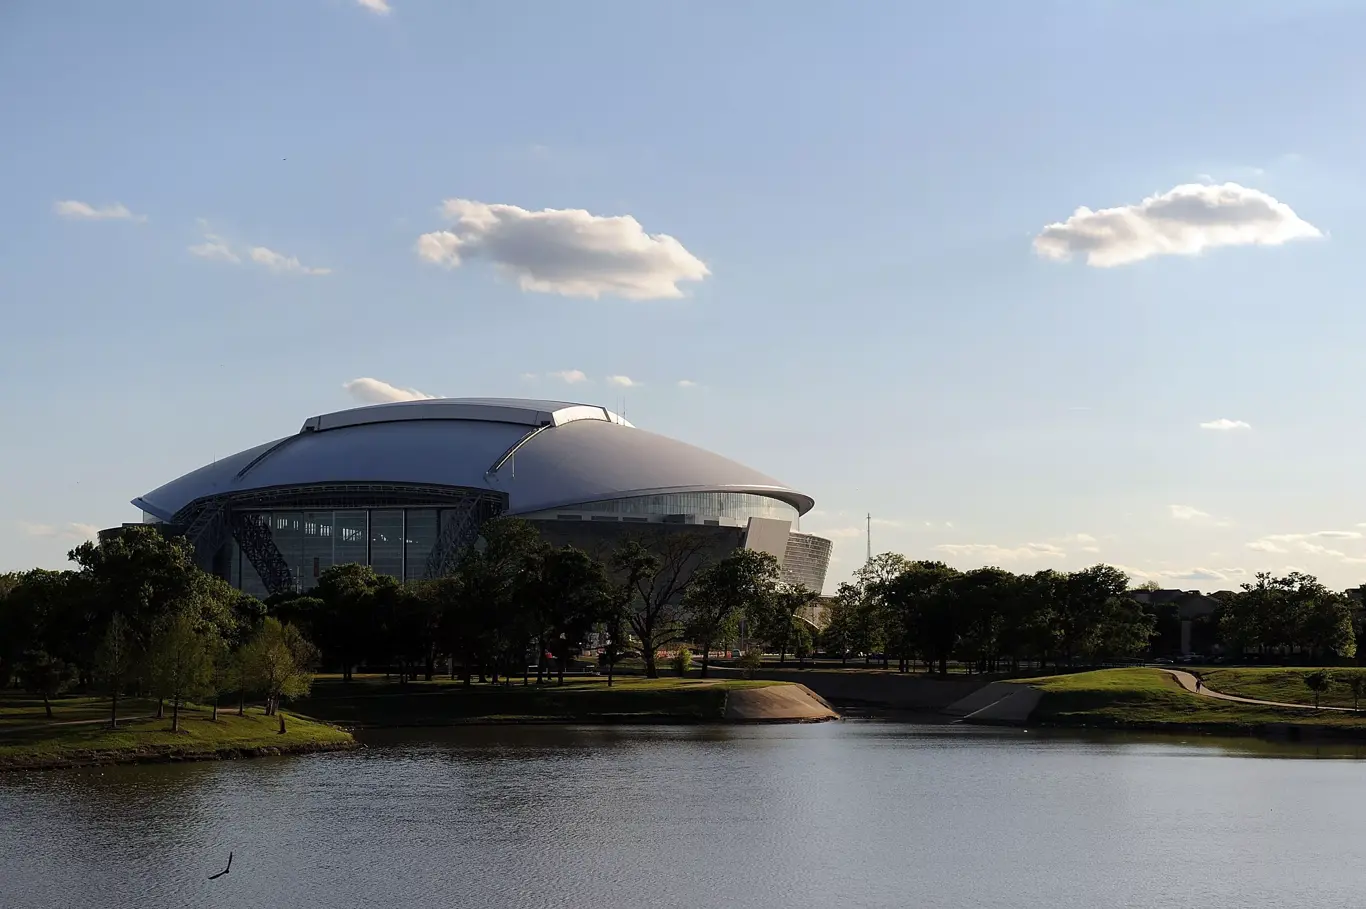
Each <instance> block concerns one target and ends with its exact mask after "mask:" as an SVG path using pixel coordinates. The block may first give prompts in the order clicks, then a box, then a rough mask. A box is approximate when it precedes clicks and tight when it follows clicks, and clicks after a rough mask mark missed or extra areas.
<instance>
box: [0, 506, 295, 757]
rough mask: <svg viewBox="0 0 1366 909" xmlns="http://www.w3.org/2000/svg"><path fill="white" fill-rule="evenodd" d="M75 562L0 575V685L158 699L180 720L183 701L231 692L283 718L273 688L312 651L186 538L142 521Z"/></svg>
mask: <svg viewBox="0 0 1366 909" xmlns="http://www.w3.org/2000/svg"><path fill="white" fill-rule="evenodd" d="M69 556H70V559H71V561H73V562H75V563H76V565H77V568H76V569H73V570H68V571H48V570H44V569H34V570H32V571H27V572H15V573H10V574H4V575H0V687H8V686H9V685H11V684H12V683H13V682H15V681H18V682H19V684H20V685H21V686H22V687H23V688H25V689H26V690H28V691H30V692H32V693H34V694H37V695H41V697H42V698H43V703H44V706H45V707H46V710H47V716H48V718H52V715H53V714H52V703H51V702H52V699H53V698H55V697H57V696H58V695H60V694H62V693H63V692H66V691H69V690H72V689H79V690H82V691H87V692H103V693H105V694H107V695H109V697H110V712H109V722H110V725H111V726H114V727H117V725H118V706H119V700H120V699H121V698H123V697H127V696H137V697H152V698H156V699H157V701H158V706H157V716H159V717H160V716H163V715H164V712H165V708H166V706H168V705H169V706H170V708H171V728H172V729H173V730H178V729H179V728H180V710H181V707H182V706H184V705H185V704H186V703H187V702H191V701H201V700H203V699H206V698H207V699H211V700H212V702H213V715H214V718H215V719H217V716H218V702H219V699H220V698H221V697H222V696H224V695H229V694H236V695H237V701H238V706H237V709H238V712H239V713H243V712H245V705H246V701H247V699H248V698H253V699H255V698H260V699H262V700H263V701H264V704H265V710H266V713H267V714H269V715H279V717H280V731H281V732H284V731H285V719H284V716H283V714H279V712H278V707H279V704H280V701H281V699H282V698H286V697H295V696H299V695H302V694H305V693H306V692H307V691H308V688H309V685H310V683H311V680H312V671H313V669H314V667H315V665H316V663H317V657H318V654H317V651H316V649H315V648H314V647H313V645H312V644H311V643H309V641H308V640H307V639H306V638H305V637H304V635H303V634H302V633H301V632H300V630H299V629H298V627H296V626H294V625H291V624H288V623H284V622H281V621H280V620H279V619H278V618H276V617H274V616H270V615H267V612H266V609H265V607H264V605H263V604H262V603H260V602H259V601H257V600H256V599H254V598H253V597H250V596H247V595H245V594H243V593H242V592H241V591H238V590H234V589H233V588H232V587H230V586H229V585H228V584H227V582H225V581H223V580H221V579H219V578H216V577H214V576H212V575H209V574H206V573H205V572H203V571H200V570H199V569H198V568H197V567H196V566H195V565H194V562H193V553H192V550H191V548H190V546H189V545H188V544H187V543H186V542H184V541H183V540H179V539H172V538H168V537H165V536H163V535H162V534H161V533H159V532H157V531H156V530H155V529H153V528H150V527H149V528H142V527H137V528H132V529H131V530H129V531H128V532H125V533H123V534H120V535H117V536H114V537H113V538H111V539H108V540H106V541H104V542H101V543H98V544H96V543H93V542H87V543H83V544H81V545H80V546H78V547H77V548H75V549H73V550H72V551H71V552H70V553H69Z"/></svg>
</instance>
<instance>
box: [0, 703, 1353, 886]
mask: <svg viewBox="0 0 1366 909" xmlns="http://www.w3.org/2000/svg"><path fill="white" fill-rule="evenodd" d="M367 745H368V747H367V748H366V749H364V750H362V751H359V752H355V753H349V754H330V755H318V756H314V757H309V758H298V759H270V760H260V761H247V762H240V763H220V764H187V765H180V766H175V765H163V766H154V767H128V768H111V769H105V770H103V771H79V772H66V773H36V774H22V775H9V776H3V777H0V817H3V818H4V819H5V823H4V824H3V825H0V906H5V907H7V909H8V907H49V906H52V907H57V906H62V907H65V906H86V907H116V906H117V907H128V906H138V907H158V906H191V905H193V906H209V907H216V906H223V907H227V906H253V907H264V906H278V907H305V906H307V907H315V906H317V907H321V906H348V907H349V906H385V907H387V906H404V907H413V909H422V907H428V906H432V907H436V906H441V907H454V906H479V907H486V909H498V907H503V906H507V907H518V909H523V907H535V906H546V907H550V906H555V907H563V906H574V905H592V906H596V907H636V906H640V907H645V906H651V907H657V906H674V905H679V906H683V905H686V906H688V907H691V909H708V907H713V906H716V907H721V906H727V907H729V906H737V905H743V906H754V907H769V906H773V907H778V906H783V907H792V906H804V905H812V904H818V903H822V902H824V903H831V904H839V905H849V906H889V907H890V906H898V907H901V906H907V905H935V906H949V907H956V906H963V907H968V906H972V907H979V906H986V907H990V906H1010V907H1012V909H1033V907H1040V909H1042V907H1047V909H1067V907H1078V909H1080V907H1085V909H1094V907H1097V906H1107V907H1109V906H1145V907H1163V906H1173V907H1174V906H1182V907H1186V906H1189V905H1192V904H1197V903H1198V904H1201V905H1204V906H1210V907H1219V906H1230V907H1232V906H1238V907H1252V909H1257V907H1271V906H1277V907H1280V906H1285V905H1314V906H1348V905H1358V904H1359V901H1358V900H1357V899H1356V895H1357V894H1358V893H1359V891H1360V884H1361V882H1362V874H1361V873H1359V872H1358V871H1356V870H1355V869H1356V867H1357V865H1356V855H1355V846H1354V843H1355V842H1358V841H1360V838H1361V837H1362V835H1363V834H1366V811H1363V810H1361V806H1360V804H1359V803H1360V800H1361V796H1362V795H1363V787H1362V783H1361V781H1360V780H1361V777H1362V769H1363V768H1362V767H1361V766H1360V765H1358V764H1356V763H1353V762H1351V761H1346V760H1304V758H1323V757H1328V758H1346V757H1359V756H1361V755H1362V753H1363V752H1362V749H1360V748H1359V747H1356V746H1351V745H1346V746H1314V747H1310V748H1306V747H1305V746H1302V745H1294V744H1291V743H1269V742H1257V741H1254V740H1226V739H1225V740H1216V739H1208V738H1202V737H1191V738H1186V739H1184V740H1183V739H1182V738H1181V737H1170V736H1122V737H1118V736H1114V735H1091V736H1081V737H1078V736H1075V735H1067V736H1064V735H1057V734H1051V733H1040V732H1037V731H1030V732H1028V733H1026V732H1023V731H1021V730H997V729H973V728H964V727H962V726H951V727H950V726H942V727H912V726H894V725H881V724H876V723H842V724H832V725H822V726H783V727H758V728H740V727H729V728H728V727H672V728H661V727H640V728H634V727H611V728H591V727H553V726H545V727H486V728H469V729H457V730H420V731H408V732H387V733H372V734H370V735H369V736H368V737H367ZM1264 757H1275V758H1282V759H1285V758H1301V760H1274V761H1267V760H1260V759H1258V758H1264ZM229 849H232V850H234V851H235V852H236V859H235V860H234V863H233V871H232V874H231V875H229V876H227V877H225V878H222V879H220V880H218V881H213V882H208V881H207V880H205V878H206V877H207V875H208V874H210V873H212V872H213V871H217V870H220V869H221V868H222V864H223V861H224V860H225V858H226V855H227V852H228V850H229ZM1287 869H1290V870H1287Z"/></svg>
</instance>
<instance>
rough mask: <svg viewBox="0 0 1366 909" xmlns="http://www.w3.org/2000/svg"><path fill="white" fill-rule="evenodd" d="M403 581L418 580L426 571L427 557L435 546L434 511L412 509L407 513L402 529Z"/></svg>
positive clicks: (429, 509) (432, 509)
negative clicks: (403, 551)
mask: <svg viewBox="0 0 1366 909" xmlns="http://www.w3.org/2000/svg"><path fill="white" fill-rule="evenodd" d="M403 536H404V546H405V548H406V551H405V553H404V562H405V566H406V567H405V571H406V578H405V580H409V581H417V580H420V579H421V578H422V577H423V576H424V575H425V574H426V571H427V556H429V555H431V553H432V546H434V545H435V544H436V509H434V508H414V509H412V510H410V511H409V512H408V518H407V526H406V527H404V531H403Z"/></svg>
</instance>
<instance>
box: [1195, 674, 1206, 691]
mask: <svg viewBox="0 0 1366 909" xmlns="http://www.w3.org/2000/svg"><path fill="white" fill-rule="evenodd" d="M1204 687H1205V680H1204V679H1202V678H1200V676H1198V675H1197V676H1196V677H1195V690H1196V691H1199V690H1200V689H1202V688H1204Z"/></svg>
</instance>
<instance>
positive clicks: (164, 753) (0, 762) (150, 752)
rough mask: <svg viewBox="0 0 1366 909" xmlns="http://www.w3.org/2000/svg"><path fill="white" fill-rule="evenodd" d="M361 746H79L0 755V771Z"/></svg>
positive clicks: (220, 758) (284, 753)
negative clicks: (36, 753)
mask: <svg viewBox="0 0 1366 909" xmlns="http://www.w3.org/2000/svg"><path fill="white" fill-rule="evenodd" d="M362 747H364V746H363V745H361V743H360V742H357V741H356V740H355V739H351V740H350V741H345V742H295V743H292V744H284V745H255V746H248V745H236V746H225V747H223V748H216V749H211V750H204V751H185V750H181V749H160V748H156V749H145V748H143V749H81V750H74V749H73V750H72V751H69V752H65V753H60V752H59V753H57V754H45V755H41V756H34V757H32V758H27V757H12V758H0V774H4V773H18V772H21V771H26V770H30V771H38V770H79V769H82V768H86V767H113V766H118V765H129V764H182V763H188V762H191V761H242V760H252V759H254V758H263V757H284V756H292V755H302V754H321V753H323V752H331V751H353V750H355V749H357V748H362Z"/></svg>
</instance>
